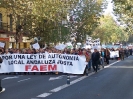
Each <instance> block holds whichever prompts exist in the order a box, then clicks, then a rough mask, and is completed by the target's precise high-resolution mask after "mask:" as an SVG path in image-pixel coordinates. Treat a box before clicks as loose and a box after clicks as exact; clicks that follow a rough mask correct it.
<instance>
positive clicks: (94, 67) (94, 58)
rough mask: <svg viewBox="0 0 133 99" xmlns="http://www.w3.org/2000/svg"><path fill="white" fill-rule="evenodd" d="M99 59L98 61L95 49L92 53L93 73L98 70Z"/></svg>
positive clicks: (98, 55)
mask: <svg viewBox="0 0 133 99" xmlns="http://www.w3.org/2000/svg"><path fill="white" fill-rule="evenodd" d="M99 59H100V53H99V52H98V51H97V49H96V48H95V49H94V52H93V53H92V67H93V69H94V71H95V72H97V70H98V63H99Z"/></svg>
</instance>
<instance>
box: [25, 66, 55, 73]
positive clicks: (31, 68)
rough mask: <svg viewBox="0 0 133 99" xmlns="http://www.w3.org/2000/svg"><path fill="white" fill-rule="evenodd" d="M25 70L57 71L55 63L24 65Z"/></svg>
mask: <svg viewBox="0 0 133 99" xmlns="http://www.w3.org/2000/svg"><path fill="white" fill-rule="evenodd" d="M25 71H40V72H41V71H42V72H47V71H57V65H40V66H37V65H25Z"/></svg>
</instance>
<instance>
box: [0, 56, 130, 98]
mask: <svg viewBox="0 0 133 99" xmlns="http://www.w3.org/2000/svg"><path fill="white" fill-rule="evenodd" d="M132 76H133V56H130V57H129V58H126V59H125V60H123V61H112V63H111V64H110V65H109V66H105V68H104V69H100V71H98V72H97V73H94V72H89V75H88V76H81V75H71V76H70V80H71V82H70V83H71V84H70V85H67V76H66V75H0V78H1V79H2V86H3V87H5V88H6V91H5V92H4V93H1V94H0V99H133V85H132V84H133V77H132Z"/></svg>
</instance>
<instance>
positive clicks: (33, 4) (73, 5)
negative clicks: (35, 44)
mask: <svg viewBox="0 0 133 99" xmlns="http://www.w3.org/2000/svg"><path fill="white" fill-rule="evenodd" d="M103 1H105V0H82V2H81V0H1V2H0V7H1V8H2V7H4V8H5V9H7V12H8V13H11V14H12V17H13V19H14V20H13V24H14V25H16V26H18V25H21V26H22V28H23V31H22V33H24V35H27V36H29V37H30V38H33V37H35V36H36V37H42V41H45V42H59V41H67V40H69V39H70V38H71V34H72V33H74V32H76V33H77V34H76V41H77V42H78V41H82V40H83V39H84V38H85V36H86V34H91V33H92V32H93V31H94V30H95V28H96V27H97V26H98V25H99V19H100V17H101V16H102V12H103V9H104V8H105V6H106V3H104V2H103ZM81 3H82V4H81ZM68 14H69V15H70V16H78V17H77V18H76V19H75V20H72V21H70V20H67V15H68ZM63 20H66V21H67V25H64V24H62V21H63ZM75 27H76V28H75Z"/></svg>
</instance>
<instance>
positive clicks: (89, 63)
mask: <svg viewBox="0 0 133 99" xmlns="http://www.w3.org/2000/svg"><path fill="white" fill-rule="evenodd" d="M91 66H92V60H91V59H90V61H89V62H88V69H89V68H91Z"/></svg>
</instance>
